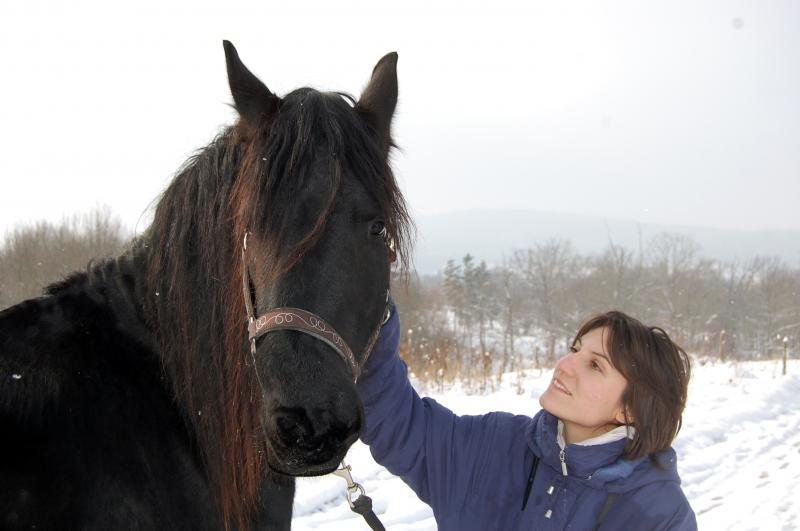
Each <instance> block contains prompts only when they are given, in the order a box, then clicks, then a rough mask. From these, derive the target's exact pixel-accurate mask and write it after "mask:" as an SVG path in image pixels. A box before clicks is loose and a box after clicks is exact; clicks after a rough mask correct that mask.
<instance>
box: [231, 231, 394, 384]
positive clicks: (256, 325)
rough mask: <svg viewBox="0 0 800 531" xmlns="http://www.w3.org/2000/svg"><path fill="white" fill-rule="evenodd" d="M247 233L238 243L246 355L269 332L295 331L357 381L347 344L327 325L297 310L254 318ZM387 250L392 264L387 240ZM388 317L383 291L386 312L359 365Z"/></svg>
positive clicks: (390, 244)
mask: <svg viewBox="0 0 800 531" xmlns="http://www.w3.org/2000/svg"><path fill="white" fill-rule="evenodd" d="M383 230H384V238H386V233H385V231H386V228H384V229H383ZM249 234H250V233H249V232H248V233H245V235H244V241H243V242H242V288H243V290H244V305H245V307H246V308H247V331H248V335H249V338H250V353H251V354H252V355H253V356H255V353H256V340H257V339H258V338H259V337H261V336H263V335H264V334H267V333H269V332H274V331H275V330H295V331H297V332H302V333H304V334H308V335H310V336H312V337H315V338H316V339H319V340H320V341H323V342H324V343H325V344H327V345H328V346H329V347H331V348H332V349H333V350H334V352H336V353H337V354H338V355H339V357H340V358H342V360H344V362H345V363H346V364H347V367H348V369H350V373H351V374H352V375H353V381H357V380H358V376H359V375H360V374H361V366H359V364H358V362H357V361H356V358H355V356H354V355H353V351H352V350H351V349H350V346H349V345H348V344H347V342H346V341H345V340H344V339H343V338H342V336H340V335H339V334H338V332H336V330H335V329H334V328H333V326H331V325H330V324H328V322H327V321H325V319H323V318H322V317H320V316H318V315H316V314H314V313H311V312H308V311H306V310H302V309H300V308H290V307H280V308H273V309H271V310H269V311H267V312H266V313H264V314H263V315H260V316H258V317H256V315H255V310H254V305H253V299H252V294H251V293H250V274H249V273H248V271H247V258H246V252H247V237H248V235H249ZM387 247H388V248H389V259H390V260H391V261H392V262H394V260H395V250H394V242H393V241H391V239H387ZM389 317H391V311H390V309H389V290H388V289H387V290H386V309H385V310H384V312H383V316H382V319H381V321H380V322H379V323H378V326H376V327H375V330H374V331H373V332H372V334H371V335H370V337H369V340H368V341H367V344H366V346H365V347H364V355H363V356H362V358H361V365H363V364H364V363H366V362H367V358H368V357H369V355H370V353H371V352H372V347H374V346H375V341H377V339H378V334H379V333H380V331H381V327H382V326H383V325H384V324H386V322H387V321H388V320H389ZM254 361H255V358H254Z"/></svg>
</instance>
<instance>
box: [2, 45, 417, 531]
mask: <svg viewBox="0 0 800 531" xmlns="http://www.w3.org/2000/svg"><path fill="white" fill-rule="evenodd" d="M224 44H225V55H226V61H227V69H228V80H229V83H230V87H231V92H232V95H233V100H234V103H235V108H236V110H237V111H238V113H239V119H238V121H237V123H236V124H235V125H234V126H232V127H230V128H228V129H226V130H224V131H223V132H222V133H221V134H220V135H219V136H218V137H217V138H216V139H215V140H214V141H213V142H211V144H209V145H208V146H207V147H205V148H204V149H202V150H201V151H199V152H198V153H197V154H196V155H195V156H194V157H192V158H191V159H190V160H188V161H187V162H186V164H185V165H184V166H183V168H182V169H181V170H180V171H179V173H178V175H177V177H175V179H174V180H173V182H172V183H171V184H170V186H169V187H168V188H167V190H166V191H165V192H164V194H163V196H162V197H161V199H160V202H159V203H158V205H157V207H156V209H155V214H154V221H153V223H152V225H151V226H150V227H149V228H148V229H147V231H145V232H144V234H143V235H142V236H141V237H139V238H137V239H136V240H134V241H133V242H132V244H131V246H130V248H129V250H128V251H127V252H126V253H124V254H123V255H122V256H120V257H119V258H116V259H114V260H108V261H104V262H101V263H96V264H91V265H90V266H89V267H88V270H87V271H86V272H80V273H75V274H73V275H71V276H70V277H68V278H67V279H65V280H63V281H61V282H59V283H57V284H54V285H52V286H50V287H48V288H47V290H46V295H45V296H44V297H42V298H38V299H33V300H28V301H25V302H22V303H20V304H17V305H16V306H13V307H11V308H8V309H6V310H4V311H3V312H0V528H2V529H26V530H28V529H39V530H42V529H59V530H61V529H91V530H111V529H191V530H203V529H215V530H216V529H252V528H256V529H288V528H289V527H290V523H291V511H292V499H293V496H294V479H293V476H302V475H321V474H326V473H329V472H331V471H332V470H334V469H335V468H336V466H337V464H338V463H339V461H340V460H341V459H342V457H343V456H344V455H345V453H346V451H347V449H348V447H349V446H350V445H351V444H352V443H353V442H354V441H355V440H356V438H357V437H358V432H359V429H360V423H361V405H360V403H359V401H358V398H357V395H356V391H355V386H354V377H356V375H357V372H358V367H359V365H360V364H362V363H363V361H364V357H365V356H366V355H368V351H369V348H370V343H371V340H372V339H373V338H374V336H375V334H376V332H377V330H378V327H379V326H380V322H381V319H382V317H383V313H384V311H385V308H386V300H387V294H388V291H387V290H388V286H389V276H390V267H391V265H390V262H391V261H392V259H393V255H394V250H393V249H391V248H389V246H387V242H394V243H395V244H396V245H397V250H398V253H399V257H400V258H401V260H405V257H406V256H407V252H405V250H406V247H405V244H406V242H407V241H408V238H407V237H408V233H409V228H410V221H409V219H408V215H407V211H406V208H405V206H404V202H403V199H402V196H401V195H400V192H399V190H398V187H397V185H396V182H395V180H394V177H393V175H392V173H391V170H390V168H389V165H388V152H389V149H390V148H391V146H392V141H391V136H390V126H391V120H392V115H393V113H394V108H395V104H396V101H397V74H396V63H397V55H396V54H389V55H387V56H385V57H384V58H383V59H381V60H380V62H378V64H377V65H376V67H375V69H374V71H373V74H372V78H371V80H370V82H369V84H368V86H367V87H366V89H365V90H364V92H363V94H362V95H361V97H360V99H359V100H358V101H356V100H354V99H353V98H351V97H349V96H347V95H345V94H340V93H323V92H318V91H316V90H313V89H309V88H301V89H298V90H295V91H293V92H291V93H289V94H288V95H286V96H285V97H283V98H279V97H277V96H275V95H274V94H272V93H271V92H270V91H269V90H268V89H267V87H266V86H265V85H264V84H262V83H261V82H260V81H259V80H258V79H257V78H256V77H255V76H254V75H253V74H252V73H250V71H249V70H248V69H247V68H246V67H245V66H244V65H243V64H242V63H241V61H240V60H239V57H238V54H237V53H236V50H235V49H234V47H233V46H232V45H231V44H230V43H228V42H227V41H226V42H225V43H224ZM245 242H246V243H245ZM245 247H246V251H245ZM243 286H244V290H243V289H242V288H243ZM243 291H244V294H243ZM251 300H252V301H253V303H254V306H255V312H256V313H263V312H267V311H269V310H271V309H274V308H276V307H297V308H301V309H304V310H307V311H308V312H313V314H315V315H313V316H312V317H311V318H310V319H311V322H312V328H317V329H319V330H322V329H328V328H329V327H330V326H332V327H335V330H336V331H338V333H337V332H331V333H330V335H329V337H328V339H325V338H324V337H321V336H320V337H319V338H318V337H314V336H313V335H309V334H308V333H302V332H299V331H296V330H291V329H287V328H285V327H284V328H280V327H279V329H273V330H272V331H271V333H268V334H265V335H260V333H254V335H253V339H252V340H251V339H250V338H249V337H248V321H250V323H249V327H250V329H251V332H253V331H254V330H253V329H254V328H255V327H257V326H260V325H259V324H258V323H259V322H261V321H264V320H265V318H262V319H260V320H257V319H250V320H249V319H248V317H247V316H248V312H247V310H248V309H249V308H248V306H249V304H250V301H251ZM253 317H255V316H253ZM285 319H288V320H291V317H288V318H285ZM325 321H327V323H329V325H328V324H325ZM317 335H318V336H319V334H317ZM320 339H322V340H320ZM341 340H344V342H342V341H341ZM344 343H346V345H345V344H344ZM335 344H341V345H342V347H341V348H339V347H336V349H333V348H331V346H329V345H334V346H335ZM347 345H350V346H352V349H353V351H354V352H355V353H356V354H355V355H354V357H353V358H352V359H349V360H348V359H347V356H346V355H345V354H347V352H349V351H348V350H347V348H346V346H347ZM343 359H345V361H347V363H345V362H343V361H342V360H343Z"/></svg>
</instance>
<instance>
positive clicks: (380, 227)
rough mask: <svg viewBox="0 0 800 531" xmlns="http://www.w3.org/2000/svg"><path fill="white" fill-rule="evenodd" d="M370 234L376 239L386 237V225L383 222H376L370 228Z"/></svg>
mask: <svg viewBox="0 0 800 531" xmlns="http://www.w3.org/2000/svg"><path fill="white" fill-rule="evenodd" d="M369 233H370V234H371V235H372V236H375V237H381V238H385V237H386V224H385V223H384V222H383V221H375V222H373V223H372V225H371V226H370V228H369Z"/></svg>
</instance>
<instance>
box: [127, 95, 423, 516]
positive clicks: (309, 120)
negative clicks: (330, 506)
mask: <svg viewBox="0 0 800 531" xmlns="http://www.w3.org/2000/svg"><path fill="white" fill-rule="evenodd" d="M353 101H354V100H353V99H352V98H351V97H349V96H346V95H342V94H330V93H328V94H325V93H320V92H317V91H315V90H313V89H298V90H296V91H294V92H292V93H290V94H289V95H287V96H286V97H285V98H284V99H283V100H282V105H281V109H280V111H279V112H278V113H277V116H275V117H274V119H273V120H272V122H271V123H269V124H260V125H259V126H257V127H255V128H253V127H251V126H249V125H247V124H245V123H243V122H242V121H240V122H239V123H238V124H237V125H235V126H233V127H230V128H227V129H225V130H224V131H223V132H222V133H221V134H220V135H219V136H218V137H217V138H215V139H214V140H213V141H212V142H211V143H210V144H209V145H208V146H206V147H205V148H203V149H202V150H200V151H199V152H198V153H196V154H195V155H194V156H193V157H191V158H190V159H189V160H188V161H187V162H186V163H185V164H184V166H183V167H182V168H181V169H180V170H179V172H178V175H177V176H176V177H175V179H174V180H173V182H172V183H171V184H170V185H169V187H168V188H167V189H166V190H165V192H164V193H163V195H162V197H161V199H160V201H159V203H158V205H157V206H156V210H155V215H154V219H153V223H152V225H151V226H150V228H149V229H148V230H147V232H146V233H145V234H144V235H143V236H142V238H141V239H140V241H139V242H138V243H137V244H136V245H137V246H140V247H142V248H144V249H145V254H146V256H147V271H146V273H145V275H146V279H145V284H146V290H147V291H146V296H145V302H144V305H145V310H146V311H145V313H146V315H148V319H149V322H148V325H149V326H150V328H151V329H152V330H153V332H154V336H155V340H156V345H157V348H158V349H159V351H160V352H159V354H160V357H161V359H162V366H163V370H164V373H165V376H166V377H167V379H168V381H169V383H170V384H171V386H172V390H173V393H174V399H175V401H176V403H177V404H178V406H179V408H180V409H181V411H182V412H183V414H184V418H185V421H186V423H187V426H188V428H189V431H190V433H192V434H193V436H194V443H195V444H196V447H197V450H198V454H199V455H200V456H201V457H202V460H203V463H204V466H205V470H206V473H207V478H208V481H209V485H210V489H211V492H212V495H214V496H215V498H216V499H217V502H218V504H219V509H220V512H221V515H222V522H223V524H224V527H225V528H226V529H230V528H238V529H247V528H249V522H250V517H251V515H252V514H253V511H254V510H255V508H256V507H257V504H258V502H259V499H258V496H259V487H260V485H261V481H262V479H263V476H264V474H265V472H266V470H265V467H266V465H265V455H264V453H265V451H266V446H265V439H264V434H263V428H262V418H261V391H260V387H259V385H258V381H257V377H256V374H255V370H254V367H252V364H251V363H249V361H248V360H249V356H248V355H247V352H248V344H247V324H246V313H245V306H244V301H243V298H242V291H241V289H242V288H241V286H242V265H241V260H240V253H241V242H242V238H243V237H244V234H245V232H247V231H254V232H258V233H259V234H261V235H266V236H268V239H267V241H268V242H271V244H270V245H269V247H270V248H271V249H273V250H276V249H278V246H279V244H280V243H281V241H280V238H281V235H282V234H285V233H286V229H287V227H288V226H289V224H290V223H291V222H292V220H291V219H290V212H291V211H290V209H289V208H288V205H289V203H290V202H291V201H292V199H293V197H294V196H295V195H296V194H297V191H298V190H301V189H302V187H303V186H304V183H305V182H306V180H307V179H308V178H309V177H310V173H311V171H310V168H311V167H312V163H313V160H314V159H315V156H316V154H317V152H316V151H315V150H318V149H320V147H325V148H327V149H328V150H330V154H331V160H332V164H331V171H330V183H329V186H328V196H327V198H325V200H324V201H323V204H324V206H323V207H322V208H321V210H320V211H319V212H318V214H317V218H316V222H315V223H314V224H313V228H312V229H311V230H310V231H309V232H308V234H306V236H305V237H304V238H302V239H301V241H300V242H298V243H297V244H296V245H294V248H293V251H292V252H290V253H287V254H286V255H285V256H277V255H275V256H273V257H272V258H273V259H274V261H275V264H278V266H277V267H278V268H279V269H280V270H287V269H289V268H291V266H292V265H294V264H296V263H297V262H298V261H299V260H301V259H302V257H303V255H304V254H305V252H307V251H308V250H309V249H311V248H313V246H314V244H315V243H316V242H317V241H318V240H319V238H320V236H321V234H322V233H323V231H324V228H325V224H326V222H327V220H328V218H329V217H330V214H331V212H332V210H333V207H334V202H335V198H336V195H337V192H338V190H339V185H340V182H341V176H342V172H343V169H344V167H345V166H346V167H347V168H348V169H349V170H350V171H351V172H352V173H353V174H355V175H356V176H357V177H358V179H359V180H360V181H361V183H362V185H363V186H364V188H365V189H366V190H367V191H368V192H369V193H371V194H373V196H374V198H375V200H376V201H377V203H378V204H379V206H380V208H381V210H382V211H383V213H384V216H385V222H386V226H387V228H388V230H389V234H390V235H391V236H392V237H393V238H394V240H395V242H396V246H397V249H398V255H399V257H400V259H401V263H402V264H403V266H404V267H407V265H408V256H409V254H408V250H409V248H410V244H409V243H408V242H409V236H410V233H411V230H412V229H413V227H412V226H411V222H410V219H409V216H408V213H407V210H406V207H405V204H404V202H403V198H402V195H401V194H400V191H399V188H398V187H397V184H396V182H395V180H394V176H393V175H392V172H391V169H390V168H389V165H388V163H387V161H386V160H385V156H384V153H382V151H381V149H380V148H379V146H378V144H377V141H376V140H375V137H376V135H375V134H374V132H373V131H371V130H370V129H369V126H368V125H367V124H366V123H365V121H364V120H361V119H359V117H358V116H357V115H356V113H355V112H353Z"/></svg>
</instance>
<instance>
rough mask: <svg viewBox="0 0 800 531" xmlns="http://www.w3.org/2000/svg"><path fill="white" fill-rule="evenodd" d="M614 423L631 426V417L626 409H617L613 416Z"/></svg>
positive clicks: (621, 407)
mask: <svg viewBox="0 0 800 531" xmlns="http://www.w3.org/2000/svg"><path fill="white" fill-rule="evenodd" d="M614 421H616V422H617V424H627V425H632V424H633V415H631V412H630V410H629V409H626V408H625V407H624V406H620V407H619V408H617V412H616V413H615V414H614Z"/></svg>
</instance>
